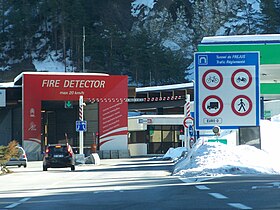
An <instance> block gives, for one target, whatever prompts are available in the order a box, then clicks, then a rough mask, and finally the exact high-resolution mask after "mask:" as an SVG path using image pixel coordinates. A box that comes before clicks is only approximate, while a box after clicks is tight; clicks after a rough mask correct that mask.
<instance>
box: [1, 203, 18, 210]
mask: <svg viewBox="0 0 280 210" xmlns="http://www.w3.org/2000/svg"><path fill="white" fill-rule="evenodd" d="M19 204H20V203H13V204H11V205H9V206H5V207H4V208H5V209H12V208H14V207H16V206H17V205H19Z"/></svg>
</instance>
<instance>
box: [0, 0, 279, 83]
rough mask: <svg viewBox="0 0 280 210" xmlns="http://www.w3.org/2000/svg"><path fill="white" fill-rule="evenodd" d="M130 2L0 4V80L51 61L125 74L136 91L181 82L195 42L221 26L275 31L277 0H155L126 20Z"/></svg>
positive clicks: (16, 0)
mask: <svg viewBox="0 0 280 210" xmlns="http://www.w3.org/2000/svg"><path fill="white" fill-rule="evenodd" d="M252 1H255V3H254V4H253V3H248V2H252ZM135 2H137V1H133V0H11V1H7V0H0V41H1V42H0V47H1V53H0V67H1V69H2V72H1V74H0V78H1V80H2V81H7V80H11V78H13V77H15V76H16V75H17V74H18V73H20V72H22V71H36V69H35V66H34V65H33V61H34V60H38V61H40V60H41V61H43V60H44V59H46V57H50V58H51V59H56V60H59V61H60V62H62V63H63V64H64V66H65V69H64V71H65V72H82V71H86V72H104V73H109V74H122V75H128V76H129V79H130V83H131V84H132V85H136V86H145V85H162V84H174V83H181V82H186V81H187V80H186V76H187V75H188V71H186V70H187V67H188V66H189V65H190V64H191V62H192V58H193V57H192V55H193V53H194V52H195V50H196V46H197V44H198V43H199V41H200V40H201V39H202V37H203V36H210V35H221V34H217V31H221V27H222V26H223V27H224V28H226V26H227V30H224V32H223V33H224V35H234V34H256V33H279V32H280V1H279V0H238V1H232V0H212V1H207V2H206V3H205V2H204V1H202V0H198V1H192V0H158V1H156V0H155V1H154V4H153V7H147V5H137V6H136V7H134V9H135V8H136V9H137V11H139V14H138V13H137V15H132V7H133V6H135V5H134V4H133V3H135ZM213 3H214V4H213ZM257 3H258V5H259V9H255V8H254V7H253V6H254V5H256V4H257ZM217 5H218V6H217ZM232 5H234V6H232ZM206 6H207V9H205V7H206ZM243 10H244V12H245V13H244V14H246V15H245V16H244V15H243V16H244V18H243V19H241V17H240V20H239V19H238V18H239V16H238V14H239V13H240V11H243ZM229 11H230V12H229ZM213 14H216V15H215V18H213ZM210 18H211V19H210ZM234 18H235V19H234ZM213 20H214V22H213ZM233 20H234V21H233ZM241 20H242V21H243V22H242V21H241ZM203 21H205V22H203ZM207 21H208V23H207ZM210 22H211V23H212V22H213V23H212V24H211V25H210V24H209V23H210ZM239 22H241V23H240V24H239ZM229 23H230V24H229ZM234 24H235V25H234ZM222 35H223V34H222ZM166 43H172V44H173V46H175V48H174V47H173V48H172V47H170V46H171V45H170V44H169V45H168V44H166ZM177 45H178V46H177ZM176 47H177V48H176ZM47 70H48V69H47V67H46V71H47Z"/></svg>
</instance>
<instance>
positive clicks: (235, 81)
mask: <svg viewBox="0 0 280 210" xmlns="http://www.w3.org/2000/svg"><path fill="white" fill-rule="evenodd" d="M240 73H244V74H246V75H247V76H246V77H243V76H238V77H237V78H235V76H236V75H237V74H240ZM252 80H253V79H252V75H251V73H250V72H249V71H248V70H246V69H237V70H236V71H235V72H233V74H232V76H231V83H232V85H233V86H234V87H235V88H237V89H239V90H244V89H246V88H248V87H249V86H250V85H251V83H252ZM243 83H245V85H244V86H242V84H243Z"/></svg>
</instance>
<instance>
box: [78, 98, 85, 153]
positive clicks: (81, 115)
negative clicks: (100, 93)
mask: <svg viewBox="0 0 280 210" xmlns="http://www.w3.org/2000/svg"><path fill="white" fill-rule="evenodd" d="M83 104H84V97H83V96H80V98H79V120H80V121H83V120H84V105H83ZM79 146H80V147H79V154H84V132H83V131H79Z"/></svg>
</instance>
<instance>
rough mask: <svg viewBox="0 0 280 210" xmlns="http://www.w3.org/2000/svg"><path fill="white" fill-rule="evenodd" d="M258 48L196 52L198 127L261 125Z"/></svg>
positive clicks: (231, 127) (196, 117)
mask: <svg viewBox="0 0 280 210" xmlns="http://www.w3.org/2000/svg"><path fill="white" fill-rule="evenodd" d="M259 88H260V85H259V53H258V52H224V53H220V52H219V53H215V52H210V53H195V104H196V115H195V120H196V121H195V125H196V128H197V129H212V128H213V126H215V125H218V126H220V127H221V128H224V129H225V128H228V129H233V128H238V127H240V126H258V125H259V121H260V111H259V109H260V107H259V97H260V90H259Z"/></svg>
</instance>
